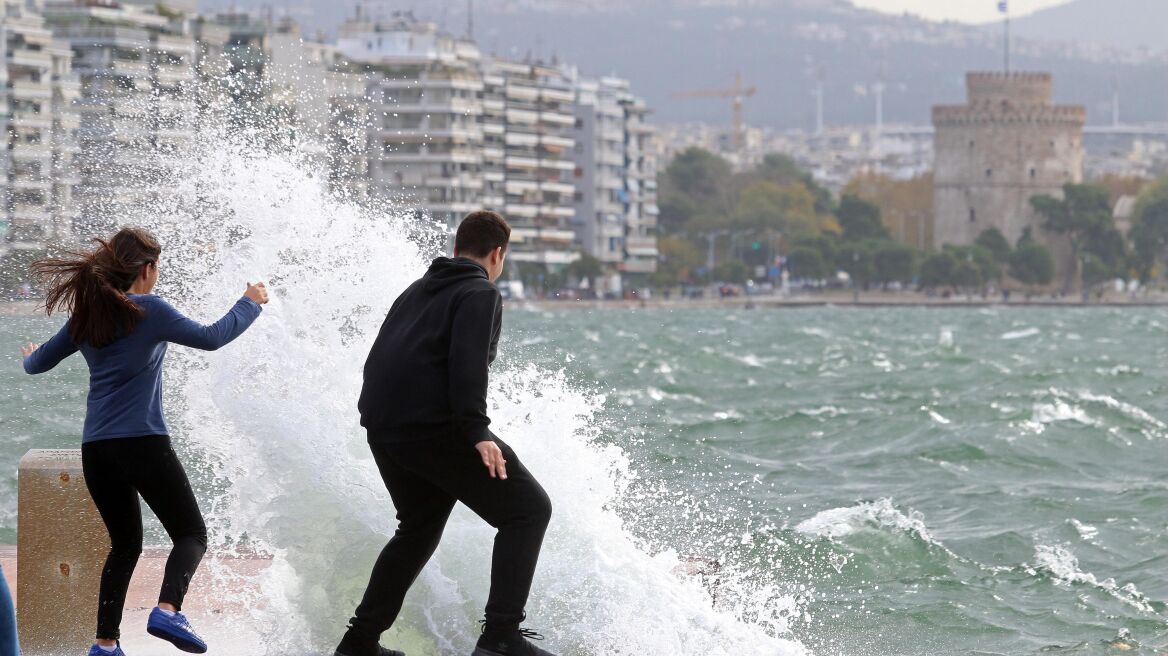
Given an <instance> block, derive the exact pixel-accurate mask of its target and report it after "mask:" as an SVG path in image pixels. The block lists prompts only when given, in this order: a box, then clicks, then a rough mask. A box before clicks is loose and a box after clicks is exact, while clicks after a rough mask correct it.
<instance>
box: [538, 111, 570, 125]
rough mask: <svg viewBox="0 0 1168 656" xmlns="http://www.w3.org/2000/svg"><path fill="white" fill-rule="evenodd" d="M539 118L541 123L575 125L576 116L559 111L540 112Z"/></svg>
mask: <svg viewBox="0 0 1168 656" xmlns="http://www.w3.org/2000/svg"><path fill="white" fill-rule="evenodd" d="M539 120H540V122H541V123H546V124H548V125H563V126H569V125H576V117H575V116H574V115H572V114H561V113H559V112H540V113H539Z"/></svg>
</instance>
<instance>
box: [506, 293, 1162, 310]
mask: <svg viewBox="0 0 1168 656" xmlns="http://www.w3.org/2000/svg"><path fill="white" fill-rule="evenodd" d="M508 302H510V303H513V304H514V307H516V308H517V309H522V310H529V311H540V312H550V311H554V310H558V309H559V310H569V309H570V310H636V309H646V310H709V309H745V310H751V309H788V308H789V309H799V308H825V307H839V308H847V307H851V308H861V309H878V308H897V307H903V308H910V307H924V308H939V309H944V308H970V309H977V308H990V307H992V308H1122V307H1130V308H1149V307H1153V308H1154V307H1168V296H1165V295H1160V294H1157V295H1155V296H1141V297H1139V298H1135V299H1133V298H1130V297H1119V296H1115V297H1104V298H1103V299H1092V300H1090V301H1088V302H1083V301H1082V299H1080V298H1077V297H1069V296H1068V297H1063V298H1049V297H1046V298H1034V299H1031V300H1027V299H1025V298H1017V297H1015V298H1011V299H1010V301H1008V302H1007V301H1003V300H1002V299H1001V297H990V298H981V297H977V296H975V297H955V298H937V297H934V298H929V297H926V296H924V295H923V294H896V293H883V292H869V293H866V294H860V295H859V299H858V300H857V299H856V298H855V297H854V296H853V295H852V293H851V292H845V293H825V294H807V295H799V296H737V297H731V298H699V299H677V298H672V299H663V298H650V299H643V300H563V301H558V300H548V299H525V300H515V301H508ZM505 303H506V302H505Z"/></svg>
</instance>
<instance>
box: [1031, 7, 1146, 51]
mask: <svg viewBox="0 0 1168 656" xmlns="http://www.w3.org/2000/svg"><path fill="white" fill-rule="evenodd" d="M1016 25H1017V33H1018V34H1019V35H1022V36H1028V37H1033V38H1040V39H1052V40H1059V41H1078V42H1087V43H1101V44H1104V45H1109V46H1113V47H1117V48H1130V49H1136V48H1149V49H1151V50H1155V51H1161V52H1162V51H1165V50H1168V34H1166V33H1165V26H1166V25H1168V2H1165V1H1164V0H1075V1H1074V2H1071V3H1068V4H1065V5H1061V6H1058V7H1054V8H1051V9H1047V10H1044V11H1040V12H1037V13H1035V14H1033V15H1031V16H1028V17H1026V18H1023V19H1021V20H1019V21H1017V22H1016Z"/></svg>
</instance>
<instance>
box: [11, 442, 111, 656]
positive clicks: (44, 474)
mask: <svg viewBox="0 0 1168 656" xmlns="http://www.w3.org/2000/svg"><path fill="white" fill-rule="evenodd" d="M19 506H20V507H19V515H18V519H17V521H18V526H17V530H18V533H17V553H18V557H17V577H16V579H17V590H16V603H17V623H18V625H19V627H20V642H21V646H22V648H23V650H24V653H25V654H26V655H27V656H40V655H45V656H48V655H55V654H80V653H85V652H84V650H85V649H87V648H88V646H89V645H90V644H92V643H93V637H94V630H95V627H96V622H97V592H98V587H99V585H100V582H101V570H102V567H103V566H104V564H105V557H106V554H107V553H108V552H109V548H110V543H109V536H108V534H107V533H106V530H105V524H103V523H102V521H101V516H100V515H99V514H98V512H97V507H96V506H94V505H93V500H92V499H90V497H89V491H88V490H87V489H86V487H85V478H84V476H83V475H82V473H81V450H80V449H33V450H31V451H29V452H28V453H27V454H25V456H24V457H23V458H21V460H20V491H19Z"/></svg>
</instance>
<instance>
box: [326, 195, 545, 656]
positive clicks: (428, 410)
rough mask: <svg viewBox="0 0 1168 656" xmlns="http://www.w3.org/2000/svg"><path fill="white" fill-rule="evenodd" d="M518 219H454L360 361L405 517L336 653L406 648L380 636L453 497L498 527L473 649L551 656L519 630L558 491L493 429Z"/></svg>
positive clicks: (383, 467) (374, 432)
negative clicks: (438, 252) (442, 247)
mask: <svg viewBox="0 0 1168 656" xmlns="http://www.w3.org/2000/svg"><path fill="white" fill-rule="evenodd" d="M510 237H511V227H510V226H509V225H507V222H506V221H504V220H503V217H501V216H499V215H498V214H496V213H494V212H473V213H471V214H469V215H468V216H467V217H466V218H465V219H463V221H462V223H461V224H460V225H459V226H458V232H457V234H456V235H455V240H454V258H453V259H451V258H445V257H440V258H438V259H436V260H434V262H433V264H431V265H430V269H429V271H427V272H426V275H424V276H422V278H421V279H420V280H418V281H416V282H414V284H412V285H410V286H409V288H407V289H406V290H405V292H403V293H402V295H401V296H399V297H398V299H397V300H396V301H395V302H394V304H393V307H391V308H390V310H389V315H388V316H386V318H385V323H383V324H382V326H381V332H380V333H378V335H377V340H376V341H374V343H373V348H372V349H371V350H370V352H369V358H368V359H367V360H366V361H365V384H364V386H363V387H362V389H361V400H360V402H359V403H358V407H359V409H360V411H361V425H362V426H364V427H365V428H366V430H367V431H368V436H369V448H370V449H371V450H372V451H373V458H374V460H375V461H376V462H377V467H378V469H379V470H380V472H381V477H382V479H384V481H385V486H386V488H387V489H388V490H389V495H390V497H391V498H392V499H393V505H394V506H395V507H396V508H397V518H398V528H397V532H396V533H394V536H393V539H391V540H390V541H389V544H387V545H386V546H385V549H384V550H383V551H382V552H381V555H380V556H379V557H378V559H377V562H376V563H375V564H374V566H373V574H372V575H371V577H370V580H369V587H368V589H366V591H365V596H364V598H363V599H362V600H361V604H360V605H359V606H357V610H356V612H355V613H354V616H353V618H352V619H351V620H350V621H349V630H348V632H347V633H346V634H345V637H344V638H343V639H342V640H341V644H340V646H338V647H337V651H336V656H402V654H401V652H397V651H390V650H388V649H385V648H383V647H381V646H380V645H379V644H378V640H379V638H380V636H381V634H382V633H383V632H384V631H385V630H386V629H388V628H389V627H390V626H391V625H392V624H393V622H394V620H395V619H397V616H398V613H399V612H401V607H402V602H403V599H404V598H405V594H406V591H407V590H408V589H409V587H410V585H412V584H413V582H414V580H415V579H416V578H417V576H418V574H419V573H420V572H421V571H422V567H423V566H425V564H426V561H428V560H429V559H430V556H431V555H433V553H434V550H435V549H436V548H437V547H438V541H439V539H440V538H441V537H442V530H443V528H444V527H445V526H446V520H447V518H448V517H449V516H450V511H451V510H453V508H454V504H455V502H456V501H461V502H462V503H464V504H466V506H467V507H469V508H470V509H471V510H472V511H474V512H475V513H476V514H477V515H478V516H479V517H482V518H483V520H485V521H486V522H487V523H488V524H490V525H491V526H493V527H495V528H496V529H498V533H497V534H496V536H495V549H494V556H493V558H492V562H491V592H490V597H489V599H488V601H487V607H486V620H485V622H484V623H483V631H482V636H480V638H479V640H478V644H477V646H476V648H475V651H474V654H473V656H552V655H551V654H549V653H548V652H546V651H544V650H542V649H539V648H537V647H535V646H534V645H532V644H531V643H530V642H529V641H528V640H527V639H528V638H535V639H539V638H540V637H541V636H539V635H538V634H536V633H533V632H531V631H528V630H526V629H520V628H519V623H520V622H522V621H523V619H524V617H525V615H524V610H523V609H524V606H525V605H526V603H527V596H528V593H529V592H530V590H531V580H532V578H533V576H534V574H535V565H536V561H537V560H538V559H539V550H540V546H541V545H542V543H543V535H544V531H545V530H546V529H547V525H548V521H549V520H550V519H551V501H550V500H549V499H548V496H547V493H545V492H544V490H543V488H542V487H540V484H539V483H538V482H537V481H536V480H535V478H534V477H532V475H531V474H530V473H529V472H528V471H527V469H525V468H524V467H523V464H522V463H520V462H519V459H518V458H517V457H516V455H515V452H514V451H512V450H511V448H510V447H509V446H507V445H506V444H504V443H503V442H502V440H500V439H499V438H498V437H496V436H495V435H494V434H493V433H492V432H491V431H490V429H489V428H488V425H489V424H490V422H491V420H490V419H489V418H488V417H487V368H488V366H489V365H490V364H491V362H492V361H494V359H495V351H496V347H497V345H498V343H499V332H500V329H501V327H502V311H503V308H502V299H501V298H500V295H499V290H498V289H497V288H496V287H495V285H494V284H493V283H494V281H495V280H497V279H498V278H499V275H500V274H501V273H502V272H503V261H504V259H505V257H506V253H507V242H508V240H509V239H510Z"/></svg>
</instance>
